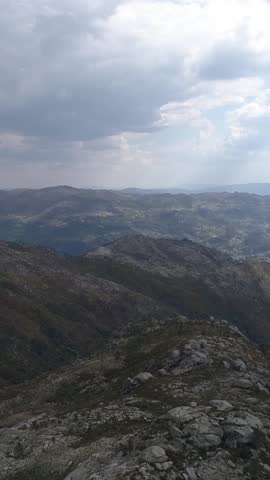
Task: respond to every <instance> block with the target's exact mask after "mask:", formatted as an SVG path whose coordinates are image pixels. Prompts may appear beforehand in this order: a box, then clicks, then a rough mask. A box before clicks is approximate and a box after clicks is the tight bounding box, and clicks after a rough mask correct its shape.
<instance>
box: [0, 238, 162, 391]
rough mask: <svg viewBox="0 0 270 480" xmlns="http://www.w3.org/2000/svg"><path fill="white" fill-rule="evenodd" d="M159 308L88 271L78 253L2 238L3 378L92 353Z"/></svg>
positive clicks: (0, 350) (0, 318)
mask: <svg viewBox="0 0 270 480" xmlns="http://www.w3.org/2000/svg"><path fill="white" fill-rule="evenodd" d="M159 310H160V308H159V306H158V305H156V303H154V302H153V301H152V300H151V299H149V298H147V297H145V296H143V295H141V294H138V293H136V292H132V291H130V290H128V289H127V288H125V287H123V286H120V285H118V284H115V283H113V282H110V281H106V280H103V279H99V278H97V277H96V276H93V275H91V273H89V272H82V271H81V267H80V265H79V264H77V261H76V259H74V261H73V260H72V259H66V258H64V257H61V256H59V255H57V254H56V253H55V252H53V251H51V250H48V249H45V248H38V247H28V246H24V245H17V244H10V243H6V242H1V243H0V360H1V362H0V363H1V367H0V378H2V379H6V380H8V381H10V380H12V379H13V380H14V381H17V380H19V379H22V378H28V377H31V375H32V374H35V373H37V372H39V371H41V370H46V369H48V368H54V367H56V366H57V365H61V364H64V363H67V362H69V361H71V360H74V359H76V358H77V357H80V356H83V355H89V354H91V353H92V352H93V351H95V350H97V348H100V346H102V345H104V343H105V342H107V341H108V337H110V336H111V335H112V332H113V330H114V329H116V328H118V327H119V326H120V325H122V324H125V323H127V322H132V321H134V320H136V321H138V319H140V318H141V319H144V318H145V317H147V316H149V315H152V316H153V317H155V315H157V316H158V315H159ZM160 314H161V313H160Z"/></svg>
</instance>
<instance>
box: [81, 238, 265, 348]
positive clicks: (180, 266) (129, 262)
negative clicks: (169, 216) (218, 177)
mask: <svg viewBox="0 0 270 480" xmlns="http://www.w3.org/2000/svg"><path fill="white" fill-rule="evenodd" d="M87 258H88V260H89V266H90V267H91V269H92V271H93V272H98V274H99V275H100V276H101V275H102V276H103V278H107V279H111V280H112V279H114V280H115V281H117V282H118V283H121V284H125V285H126V286H128V287H129V288H131V289H132V290H135V291H137V292H140V293H144V294H145V295H148V296H150V297H151V298H153V299H155V300H157V301H159V302H162V303H164V304H166V305H169V306H170V307H173V308H175V309H176V310H177V311H178V312H180V313H181V314H184V315H188V316H191V317H207V316H208V317H209V316H211V315H214V316H217V317H219V318H227V319H230V321H231V322H232V323H235V324H236V325H238V326H239V328H241V329H242V330H243V331H244V332H245V333H247V334H248V335H249V336H250V338H252V339H254V340H256V341H257V342H259V343H260V344H261V345H268V344H270V343H269V340H270V321H269V313H270V284H269V280H270V263H269V262H268V260H266V259H265V260H263V259H258V260H256V259H255V258H254V259H252V260H245V261H241V262H236V261H235V260H233V259H231V258H230V257H228V256H227V255H224V254H223V253H221V252H218V251H216V250H213V249H210V248H207V247H204V246H201V245H199V244H197V243H194V242H191V241H189V240H182V241H179V240H170V239H156V240H154V239H148V238H145V237H143V236H138V235H135V236H131V237H126V238H123V239H121V240H118V241H116V242H113V243H112V244H111V245H106V246H105V247H102V248H98V249H97V250H95V251H91V252H89V254H88V255H87Z"/></svg>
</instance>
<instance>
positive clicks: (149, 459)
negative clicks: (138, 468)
mask: <svg viewBox="0 0 270 480" xmlns="http://www.w3.org/2000/svg"><path fill="white" fill-rule="evenodd" d="M142 460H143V461H144V462H146V463H165V462H167V460H168V457H167V455H166V452H165V450H164V449H163V448H161V447H159V446H153V447H148V448H147V449H146V450H144V451H143V453H142Z"/></svg>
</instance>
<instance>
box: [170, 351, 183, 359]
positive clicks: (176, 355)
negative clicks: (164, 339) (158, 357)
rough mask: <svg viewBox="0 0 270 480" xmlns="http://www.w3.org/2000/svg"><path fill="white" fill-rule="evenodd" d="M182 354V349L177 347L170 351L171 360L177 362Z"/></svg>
mask: <svg viewBox="0 0 270 480" xmlns="http://www.w3.org/2000/svg"><path fill="white" fill-rule="evenodd" d="M180 356H181V353H180V350H177V349H175V350H173V351H172V352H171V353H170V360H173V361H174V362H177V360H179V359H180Z"/></svg>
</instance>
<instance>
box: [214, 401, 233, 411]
mask: <svg viewBox="0 0 270 480" xmlns="http://www.w3.org/2000/svg"><path fill="white" fill-rule="evenodd" d="M209 405H210V407H212V408H214V409H215V410H217V411H218V412H229V411H231V410H233V406H232V405H231V403H229V402H227V400H211V402H209Z"/></svg>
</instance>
